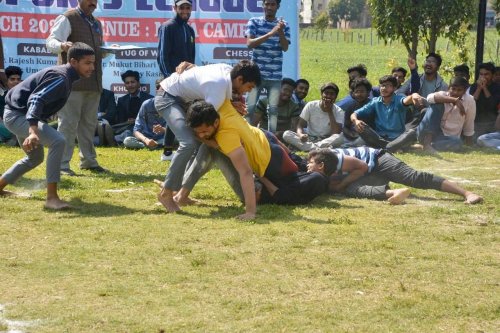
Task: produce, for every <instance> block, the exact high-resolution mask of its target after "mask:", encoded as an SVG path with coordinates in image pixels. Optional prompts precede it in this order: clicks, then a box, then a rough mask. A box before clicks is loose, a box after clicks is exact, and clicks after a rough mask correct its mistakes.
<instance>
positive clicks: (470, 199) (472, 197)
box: [465, 192, 483, 205]
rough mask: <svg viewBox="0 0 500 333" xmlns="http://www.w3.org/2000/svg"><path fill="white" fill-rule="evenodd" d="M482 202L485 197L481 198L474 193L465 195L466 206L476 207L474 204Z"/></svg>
mask: <svg viewBox="0 0 500 333" xmlns="http://www.w3.org/2000/svg"><path fill="white" fill-rule="evenodd" d="M482 201H483V197H481V196H479V195H477V194H475V193H472V192H467V193H465V203H466V204H470V205H474V204H477V203H480V202H482Z"/></svg>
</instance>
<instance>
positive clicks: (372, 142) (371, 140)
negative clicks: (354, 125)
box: [359, 126, 389, 148]
mask: <svg viewBox="0 0 500 333" xmlns="http://www.w3.org/2000/svg"><path fill="white" fill-rule="evenodd" d="M359 136H360V137H361V138H362V139H363V140H364V141H365V142H366V145H367V146H369V147H373V148H385V146H387V144H388V143H389V141H388V140H386V139H384V138H382V137H381V136H380V135H378V133H377V132H375V131H374V130H373V129H372V128H371V127H369V126H366V127H365V129H364V131H363V132H361V133H359Z"/></svg>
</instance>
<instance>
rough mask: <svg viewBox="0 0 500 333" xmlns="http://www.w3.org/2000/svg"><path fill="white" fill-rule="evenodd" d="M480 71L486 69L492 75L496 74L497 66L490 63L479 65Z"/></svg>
mask: <svg viewBox="0 0 500 333" xmlns="http://www.w3.org/2000/svg"><path fill="white" fill-rule="evenodd" d="M479 69H486V70H487V71H489V72H491V73H492V74H495V64H494V63H492V62H491V61H490V62H483V63H482V64H481V65H479Z"/></svg>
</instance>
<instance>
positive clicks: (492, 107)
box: [470, 62, 500, 137]
mask: <svg viewBox="0 0 500 333" xmlns="http://www.w3.org/2000/svg"><path fill="white" fill-rule="evenodd" d="M494 73H495V65H493V63H492V62H487V63H484V64H481V65H479V78H478V80H477V82H476V83H474V84H473V85H472V86H471V87H470V94H471V95H472V96H473V97H474V99H475V100H476V120H475V121H474V129H475V134H476V137H479V136H481V135H483V134H486V133H491V132H494V131H495V121H496V118H497V111H498V104H499V103H500V84H498V83H495V82H493V74H494Z"/></svg>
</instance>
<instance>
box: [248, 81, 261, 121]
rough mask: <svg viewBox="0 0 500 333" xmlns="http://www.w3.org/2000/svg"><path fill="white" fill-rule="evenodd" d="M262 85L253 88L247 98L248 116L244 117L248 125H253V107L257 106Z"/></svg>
mask: <svg viewBox="0 0 500 333" xmlns="http://www.w3.org/2000/svg"><path fill="white" fill-rule="evenodd" d="M262 86H263V84H261V85H260V86H258V87H255V88H253V89H252V90H251V91H250V93H249V94H248V97H247V101H246V104H247V112H248V114H247V115H246V116H245V118H246V119H247V121H248V123H250V124H253V115H254V113H255V107H256V106H257V102H258V101H259V97H260V90H261V89H262Z"/></svg>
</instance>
